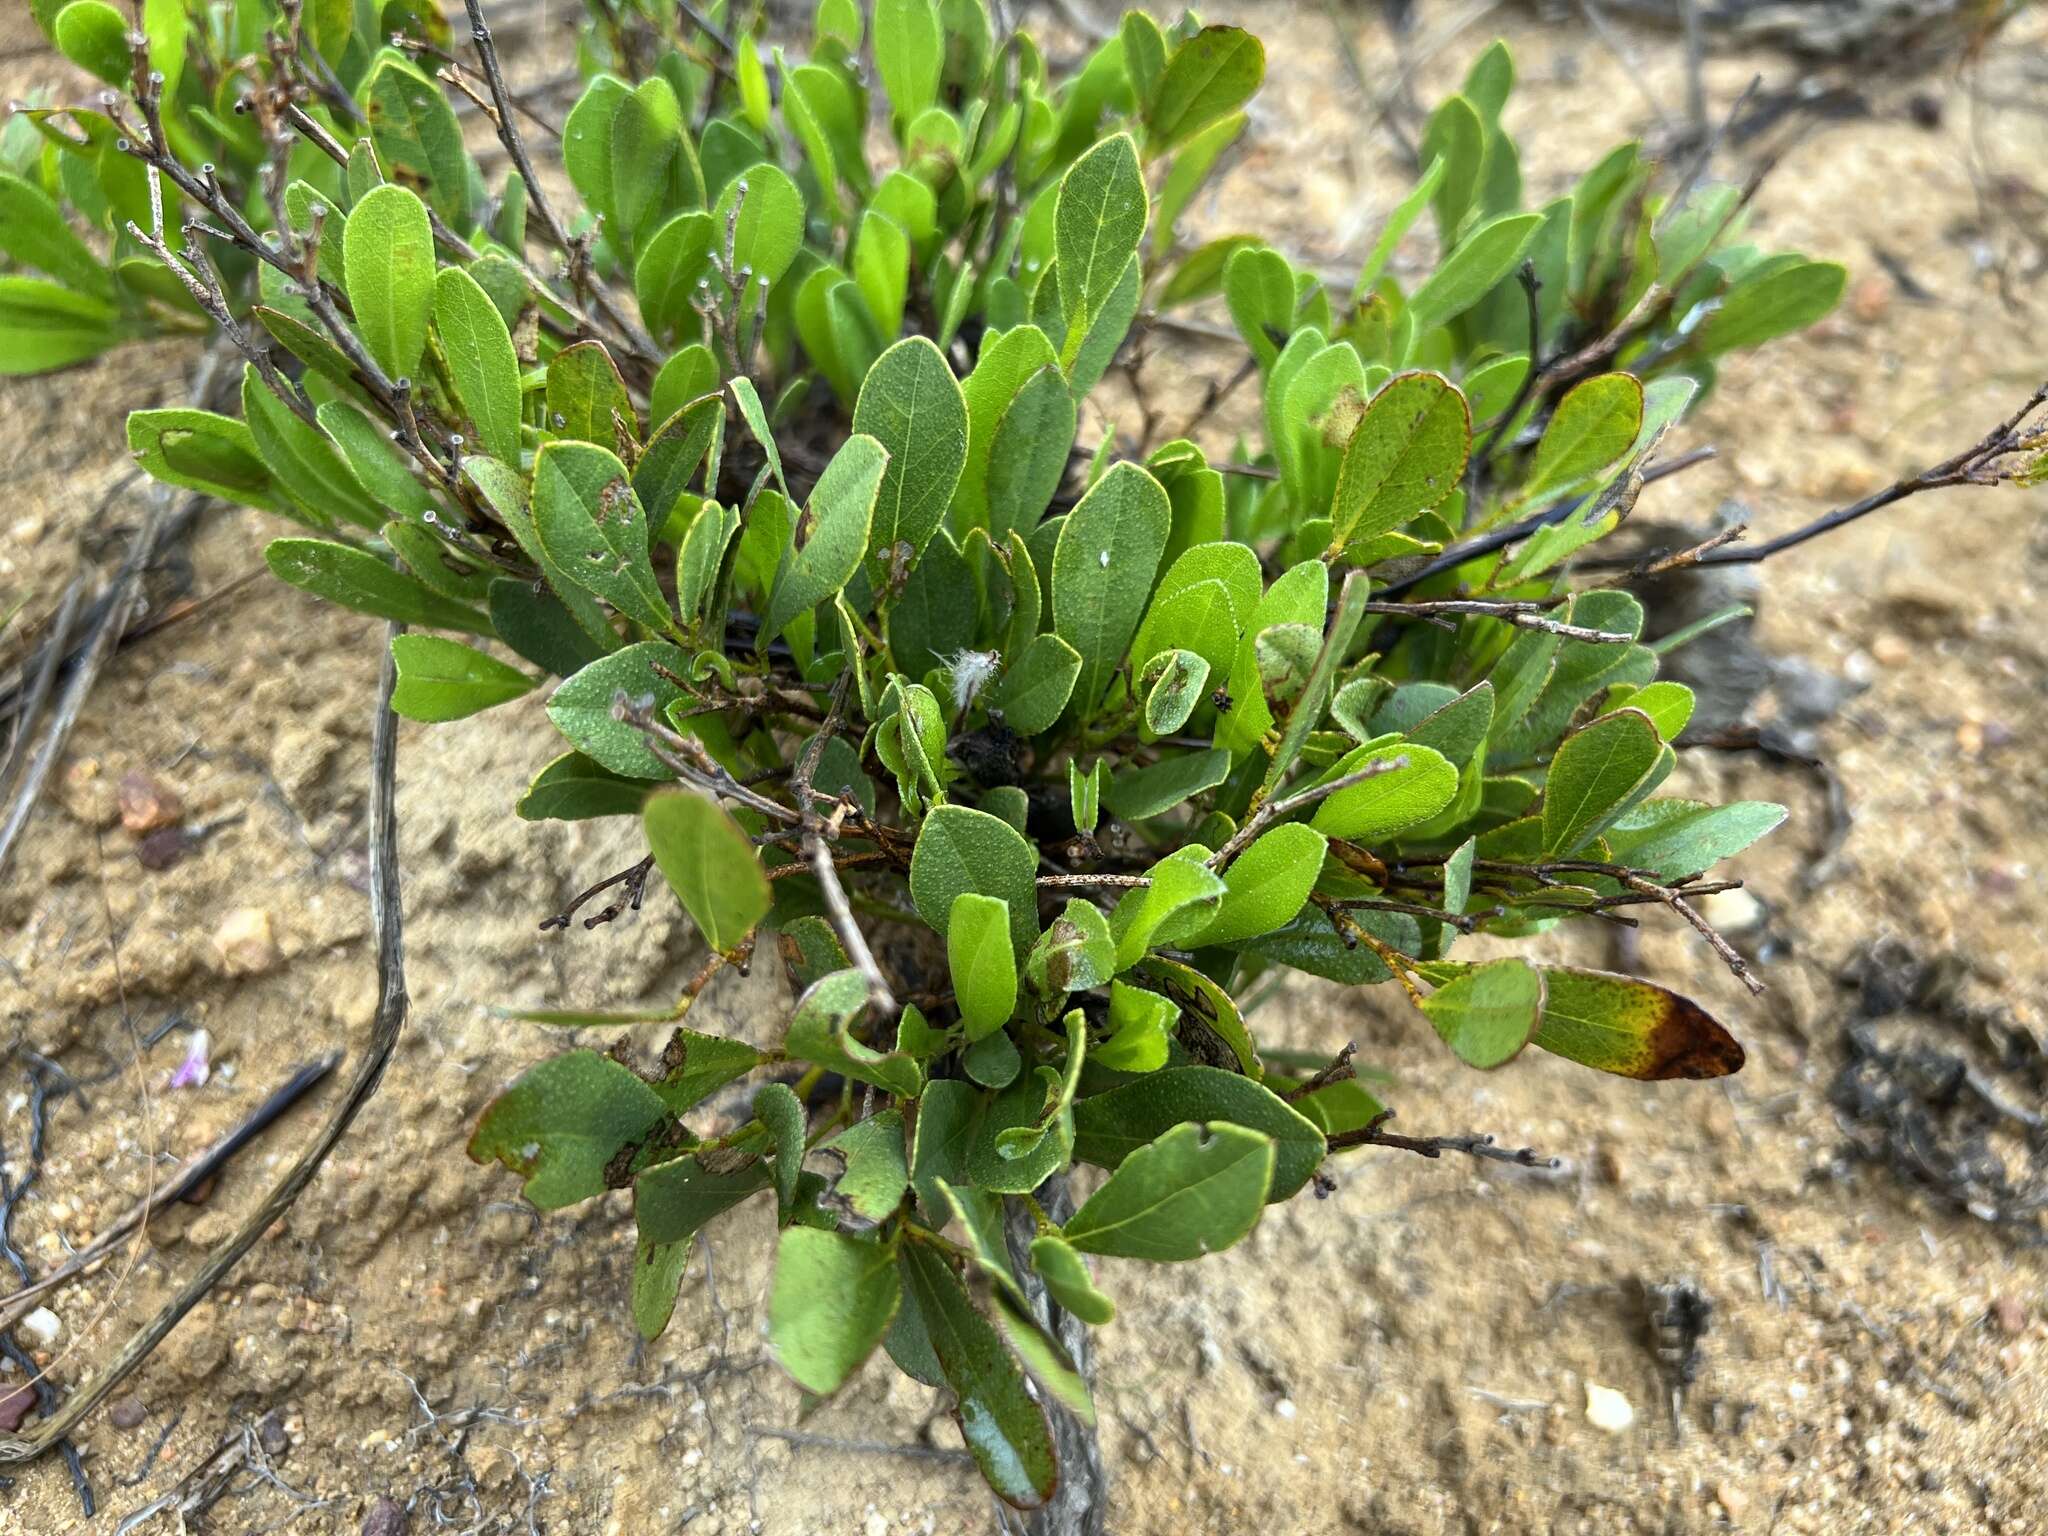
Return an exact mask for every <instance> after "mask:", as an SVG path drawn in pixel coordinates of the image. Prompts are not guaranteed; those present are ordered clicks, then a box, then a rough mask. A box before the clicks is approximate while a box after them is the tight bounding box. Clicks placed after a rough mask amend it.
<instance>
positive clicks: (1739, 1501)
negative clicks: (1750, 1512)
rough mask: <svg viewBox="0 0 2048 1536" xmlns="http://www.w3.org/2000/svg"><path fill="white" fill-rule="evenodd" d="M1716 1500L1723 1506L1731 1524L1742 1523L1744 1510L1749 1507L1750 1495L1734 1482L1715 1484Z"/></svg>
mask: <svg viewBox="0 0 2048 1536" xmlns="http://www.w3.org/2000/svg"><path fill="white" fill-rule="evenodd" d="M1714 1502H1715V1503H1716V1504H1718V1505H1720V1506H1721V1513H1722V1514H1724V1515H1726V1516H1727V1517H1728V1523H1729V1524H1730V1525H1740V1524H1741V1523H1742V1513H1743V1511H1744V1510H1746V1509H1748V1508H1749V1496H1748V1495H1747V1494H1745V1493H1744V1492H1743V1491H1742V1490H1741V1489H1740V1488H1737V1487H1736V1486H1735V1485H1734V1484H1732V1483H1716V1484H1715V1485H1714Z"/></svg>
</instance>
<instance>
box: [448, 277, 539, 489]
mask: <svg viewBox="0 0 2048 1536" xmlns="http://www.w3.org/2000/svg"><path fill="white" fill-rule="evenodd" d="M434 329H435V331H436V332H437V333H438V334H439V335H440V338H441V352H442V355H443V356H445V357H446V358H447V359H448V377H449V379H450V381H451V382H452V383H453V384H454V386H455V398H456V399H457V400H459V401H461V402H462V408H463V409H464V410H465V411H467V412H469V419H470V420H471V421H472V422H474V423H475V424H476V435H477V441H478V442H479V443H481V444H482V445H483V449H484V452H486V453H488V454H489V455H490V456H491V457H492V458H494V459H498V460H500V461H502V462H503V463H506V464H517V463H518V462H519V408H520V393H519V358H518V355H517V354H516V353H514V352H513V350H512V333H511V332H510V331H508V330H506V329H505V317H504V316H503V315H500V314H499V313H498V306H497V305H495V304H493V303H492V302H491V300H490V295H488V294H486V293H485V292H484V290H483V287H482V285H480V284H479V283H478V282H477V280H476V279H475V278H473V277H471V276H470V275H469V274H468V273H467V272H465V271H463V270H462V268H460V267H443V268H442V269H441V270H440V272H439V273H438V274H436V276H435V278H434Z"/></svg>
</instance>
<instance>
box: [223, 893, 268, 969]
mask: <svg viewBox="0 0 2048 1536" xmlns="http://www.w3.org/2000/svg"><path fill="white" fill-rule="evenodd" d="M213 947H214V948H215V949H216V950H218V951H219V952H220V960H221V969H222V970H223V971H225V972H227V974H228V975H230V976H260V975H262V974H263V973H264V972H265V971H267V970H269V969H270V968H271V967H272V966H274V965H276V964H277V937H276V935H275V934H274V933H273V932H272V931H271V926H270V914H269V913H268V912H266V911H264V910H263V909H262V908H261V907H238V908H237V909H236V910H234V911H233V912H230V913H229V914H228V915H227V916H226V917H224V918H222V919H221V924H220V927H218V928H217V929H215V930H214V934H213Z"/></svg>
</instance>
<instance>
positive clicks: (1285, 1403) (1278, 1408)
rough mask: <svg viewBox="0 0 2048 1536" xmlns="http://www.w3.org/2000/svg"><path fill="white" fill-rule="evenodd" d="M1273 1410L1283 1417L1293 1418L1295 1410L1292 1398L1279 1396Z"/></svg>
mask: <svg viewBox="0 0 2048 1536" xmlns="http://www.w3.org/2000/svg"><path fill="white" fill-rule="evenodd" d="M1273 1412H1275V1413H1276V1414H1278V1415H1279V1416H1280V1417H1281V1418H1283V1419H1291V1418H1293V1417H1294V1415H1295V1412H1296V1410H1295V1407H1294V1399H1293V1398H1291V1397H1283V1398H1281V1399H1280V1401H1279V1402H1277V1403H1275V1404H1274V1405H1273Z"/></svg>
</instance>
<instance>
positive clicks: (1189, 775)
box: [1103, 747, 1230, 821]
mask: <svg viewBox="0 0 2048 1536" xmlns="http://www.w3.org/2000/svg"><path fill="white" fill-rule="evenodd" d="M1229 775H1230V754H1229V753H1228V752H1225V751H1224V750H1223V749H1222V748H1220V747H1214V748H1210V749H1209V750H1207V751H1201V752H1176V753H1172V754H1170V755H1168V756H1166V757H1162V758H1161V759H1160V760H1159V761H1158V762H1156V763H1153V764H1151V765H1149V766H1148V767H1144V768H1135V769H1132V770H1130V771H1129V772H1127V773H1120V774H1117V775H1116V776H1115V777H1113V778H1112V779H1111V780H1110V783H1109V792H1108V794H1106V795H1105V796H1104V797H1103V801H1104V803H1105V804H1106V805H1108V807H1109V808H1110V809H1111V810H1112V811H1115V812H1116V814H1117V815H1119V816H1121V817H1122V818H1123V819H1124V820H1125V821H1143V820H1145V819H1146V818H1147V817H1148V816H1161V815H1164V814H1165V813H1166V812H1168V811H1170V810H1172V809H1173V808H1174V807H1175V806H1177V805H1179V804H1181V803H1182V802H1183V801H1185V800H1187V799H1189V798H1190V797H1192V796H1195V795H1199V794H1201V793H1202V792H1203V791H1204V790H1210V789H1214V788H1215V787H1216V786H1217V785H1218V784H1221V783H1222V782H1223V781H1224V779H1226V778H1228V777H1229Z"/></svg>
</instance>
